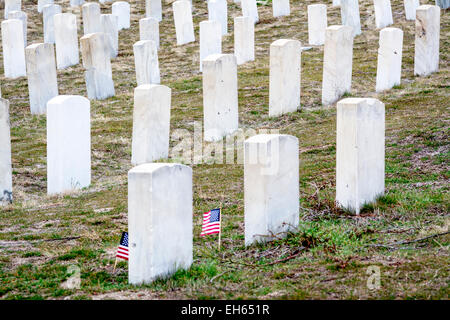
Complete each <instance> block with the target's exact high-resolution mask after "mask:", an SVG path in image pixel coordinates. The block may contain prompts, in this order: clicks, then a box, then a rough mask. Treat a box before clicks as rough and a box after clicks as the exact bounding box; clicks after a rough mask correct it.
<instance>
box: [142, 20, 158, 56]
mask: <svg viewBox="0 0 450 320" xmlns="http://www.w3.org/2000/svg"><path fill="white" fill-rule="evenodd" d="M139 40H152V41H155V43H156V47H157V48H158V49H159V22H158V20H156V19H155V18H143V19H140V20H139Z"/></svg>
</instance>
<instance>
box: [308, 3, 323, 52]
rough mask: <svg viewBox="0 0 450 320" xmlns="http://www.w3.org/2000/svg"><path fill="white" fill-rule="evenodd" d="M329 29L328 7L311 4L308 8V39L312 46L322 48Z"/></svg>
mask: <svg viewBox="0 0 450 320" xmlns="http://www.w3.org/2000/svg"><path fill="white" fill-rule="evenodd" d="M326 28H327V6H326V5H325V4H311V5H309V6H308V39H309V44H310V45H316V46H320V45H323V44H324V43H325V29H326Z"/></svg>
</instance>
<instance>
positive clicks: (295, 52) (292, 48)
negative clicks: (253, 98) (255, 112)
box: [269, 39, 302, 117]
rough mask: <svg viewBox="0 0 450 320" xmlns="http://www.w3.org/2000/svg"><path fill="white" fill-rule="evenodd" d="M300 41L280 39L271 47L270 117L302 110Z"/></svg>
mask: <svg viewBox="0 0 450 320" xmlns="http://www.w3.org/2000/svg"><path fill="white" fill-rule="evenodd" d="M301 52H302V45H301V43H300V41H297V40H289V39H280V40H276V41H274V42H273V43H272V44H271V45H270V82H269V116H271V117H273V116H280V115H282V114H285V113H289V112H294V111H297V110H299V109H300V74H301Z"/></svg>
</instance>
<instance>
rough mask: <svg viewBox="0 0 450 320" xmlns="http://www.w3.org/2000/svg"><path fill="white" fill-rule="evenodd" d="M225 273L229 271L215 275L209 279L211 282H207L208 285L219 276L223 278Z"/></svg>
mask: <svg viewBox="0 0 450 320" xmlns="http://www.w3.org/2000/svg"><path fill="white" fill-rule="evenodd" d="M227 272H230V270H226V271H224V272H222V273H219V274H216V275H215V276H214V277H212V278H211V280H209V283H213V281H214V280H216V279H217V278H218V277H220V276H223V275H224V274H225V273H227Z"/></svg>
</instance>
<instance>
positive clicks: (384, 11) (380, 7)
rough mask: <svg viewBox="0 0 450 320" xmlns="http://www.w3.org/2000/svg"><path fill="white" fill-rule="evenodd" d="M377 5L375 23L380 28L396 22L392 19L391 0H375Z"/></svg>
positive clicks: (375, 5)
mask: <svg viewBox="0 0 450 320" xmlns="http://www.w3.org/2000/svg"><path fill="white" fill-rule="evenodd" d="M373 4H374V7H375V24H376V26H377V28H378V29H381V28H384V27H387V26H388V25H391V24H393V23H394V21H393V20H392V8H391V0H373Z"/></svg>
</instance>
